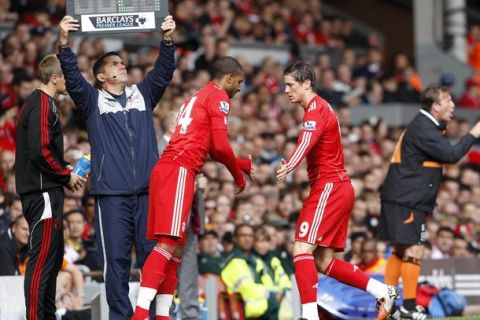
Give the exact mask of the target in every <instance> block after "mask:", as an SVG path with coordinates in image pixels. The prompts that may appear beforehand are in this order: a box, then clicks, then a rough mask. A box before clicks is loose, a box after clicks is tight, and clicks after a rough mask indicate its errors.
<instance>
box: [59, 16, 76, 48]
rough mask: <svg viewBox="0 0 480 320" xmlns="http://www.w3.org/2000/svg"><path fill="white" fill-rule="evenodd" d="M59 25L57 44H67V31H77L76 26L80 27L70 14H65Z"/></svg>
mask: <svg viewBox="0 0 480 320" xmlns="http://www.w3.org/2000/svg"><path fill="white" fill-rule="evenodd" d="M59 27H60V31H59V33H58V44H61V45H66V44H68V33H69V32H70V31H77V30H78V28H80V23H79V22H78V20H76V19H74V18H73V17H71V16H65V17H63V19H62V21H60V25H59Z"/></svg>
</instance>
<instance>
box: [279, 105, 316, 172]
mask: <svg viewBox="0 0 480 320" xmlns="http://www.w3.org/2000/svg"><path fill="white" fill-rule="evenodd" d="M324 129H325V120H323V119H321V116H320V113H319V112H314V111H311V112H307V113H306V114H305V116H304V117H303V124H302V129H301V130H300V134H299V135H298V140H297V145H296V146H295V149H294V150H293V152H292V154H291V155H290V157H289V158H288V161H287V168H288V173H290V172H292V171H293V170H295V168H296V167H297V166H298V165H299V164H300V162H302V159H303V158H305V157H306V155H307V154H308V152H309V151H310V149H312V147H313V146H314V145H315V144H316V143H317V141H318V139H319V138H320V136H321V135H322V133H323V131H324Z"/></svg>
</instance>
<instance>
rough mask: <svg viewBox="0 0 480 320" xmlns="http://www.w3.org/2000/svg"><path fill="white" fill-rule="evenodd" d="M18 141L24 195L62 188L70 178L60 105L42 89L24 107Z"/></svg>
mask: <svg viewBox="0 0 480 320" xmlns="http://www.w3.org/2000/svg"><path fill="white" fill-rule="evenodd" d="M16 144H17V149H16V155H15V182H16V189H17V193H18V194H19V195H20V196H24V195H27V194H31V193H36V192H46V191H49V190H53V189H59V188H62V187H63V186H65V185H66V184H67V183H68V181H70V170H69V169H67V168H66V165H67V163H66V162H65V161H64V159H63V135H62V128H61V125H60V121H59V116H58V112H57V107H56V105H55V102H54V99H53V98H52V97H50V96H49V95H48V94H46V93H45V92H43V91H41V90H39V89H37V90H35V91H34V92H33V93H32V94H31V95H30V96H29V97H28V99H27V101H26V102H25V103H24V105H23V106H22V108H21V109H20V112H19V115H18V126H17V142H16Z"/></svg>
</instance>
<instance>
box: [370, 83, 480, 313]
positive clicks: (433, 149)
mask: <svg viewBox="0 0 480 320" xmlns="http://www.w3.org/2000/svg"><path fill="white" fill-rule="evenodd" d="M421 102H422V109H421V110H420V113H419V114H418V115H417V116H416V117H415V118H414V119H413V121H412V122H411V123H410V124H409V125H408V127H407V129H406V130H405V131H404V132H403V134H402V135H401V137H400V140H399V142H398V143H397V146H396V148H395V151H394V154H393V157H392V161H391V164H390V168H389V169H388V173H387V177H386V179H385V182H384V184H383V186H382V188H381V190H380V192H381V199H382V209H381V215H380V225H379V236H380V238H381V239H382V240H386V241H389V242H390V243H391V244H392V245H393V254H392V255H391V257H390V258H389V260H388V263H387V266H386V271H385V283H386V284H388V285H397V284H398V279H399V277H402V280H403V306H401V307H400V309H399V310H398V313H400V316H401V317H402V318H406V319H416V320H423V319H426V317H427V315H426V314H425V312H424V310H422V309H421V307H418V306H416V304H415V298H416V290H417V281H418V276H419V274H420V264H421V259H422V256H423V243H424V242H425V240H426V236H427V235H426V228H425V218H426V216H427V215H429V214H431V213H432V211H433V208H434V206H435V198H436V194H437V191H438V188H439V186H440V183H441V181H442V171H443V168H442V166H443V164H444V163H455V162H457V161H459V160H460V159H461V158H462V157H463V156H464V155H465V154H466V153H467V151H468V150H469V149H470V147H471V146H472V145H473V143H474V141H475V139H476V138H478V137H479V136H480V123H477V124H476V125H475V126H474V127H473V128H472V129H471V130H470V132H469V133H468V134H467V135H465V136H464V137H463V138H462V139H461V140H460V141H459V142H458V143H457V144H455V145H451V144H450V142H449V141H448V139H447V138H446V137H445V135H444V134H445V128H446V123H447V122H448V121H450V120H451V119H452V117H453V111H454V109H455V104H454V103H453V101H452V97H451V95H450V93H449V92H448V89H447V88H445V87H441V86H431V87H428V88H427V89H426V90H425V91H424V92H423V93H422V101H421Z"/></svg>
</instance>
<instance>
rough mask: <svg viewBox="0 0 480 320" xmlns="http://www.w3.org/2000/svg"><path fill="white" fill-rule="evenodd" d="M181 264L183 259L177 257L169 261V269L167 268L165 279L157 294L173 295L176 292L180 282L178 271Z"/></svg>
mask: <svg viewBox="0 0 480 320" xmlns="http://www.w3.org/2000/svg"><path fill="white" fill-rule="evenodd" d="M181 262H182V259H179V258H177V257H172V259H170V261H168V263H167V267H166V268H165V279H164V280H163V282H162V283H161V284H160V287H159V288H158V291H157V294H173V293H174V292H175V289H176V288H177V282H178V277H177V271H178V268H179V267H180V263H181Z"/></svg>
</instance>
